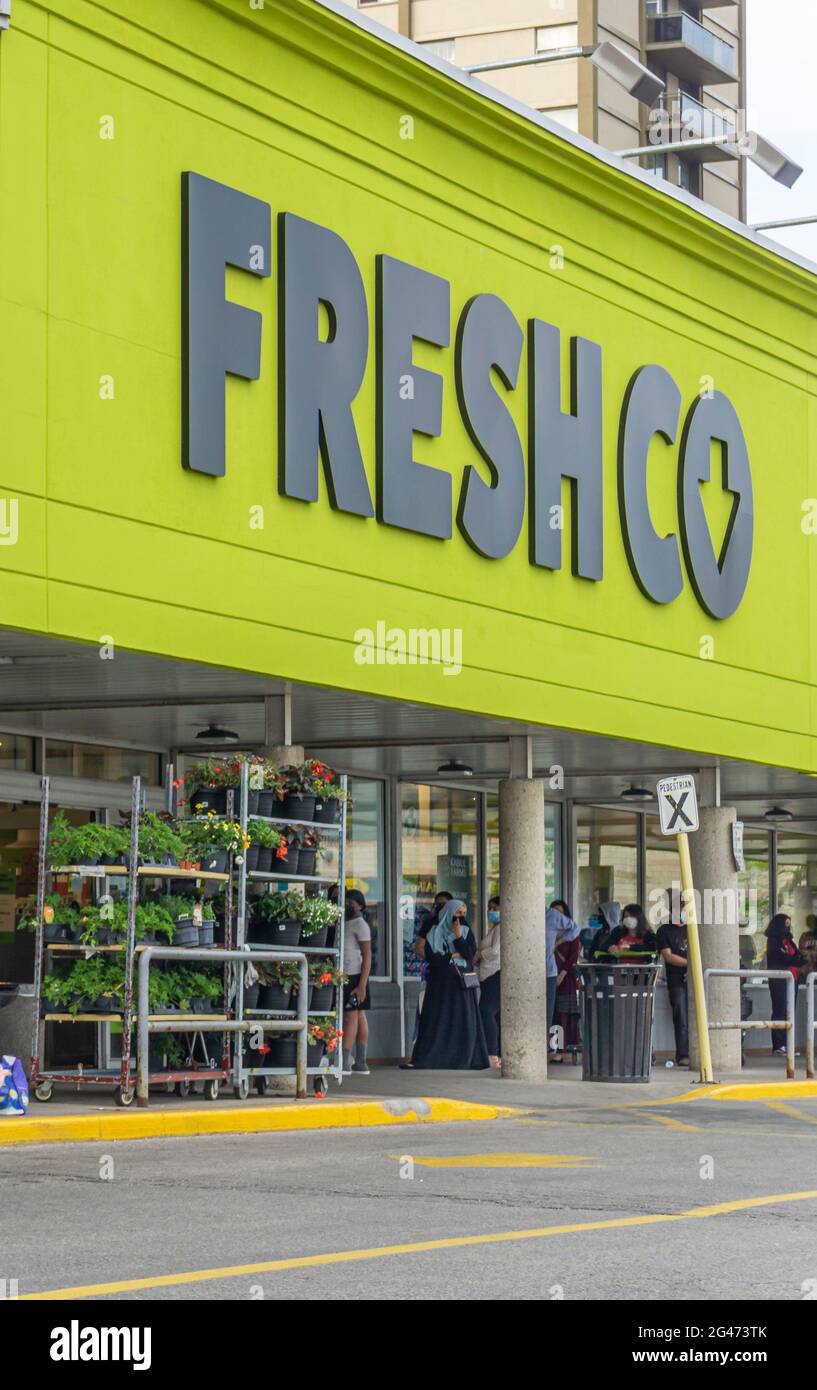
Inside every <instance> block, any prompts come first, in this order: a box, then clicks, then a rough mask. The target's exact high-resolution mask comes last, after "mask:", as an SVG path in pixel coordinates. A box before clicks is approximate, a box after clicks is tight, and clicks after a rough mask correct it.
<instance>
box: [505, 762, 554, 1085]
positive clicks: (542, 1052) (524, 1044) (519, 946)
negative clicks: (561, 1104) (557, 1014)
mask: <svg viewBox="0 0 817 1390" xmlns="http://www.w3.org/2000/svg"><path fill="white" fill-rule="evenodd" d="M544 835H545V790H544V782H542V781H541V780H538V781H537V780H536V779H528V778H522V777H520V778H516V777H514V778H510V779H508V780H506V781H503V782H500V784H499V864H500V885H499V893H500V898H501V901H502V931H501V937H502V1075H503V1076H506V1077H508V1078H509V1079H510V1080H512V1081H534V1082H539V1081H546V1080H547V1049H548V1028H547V1002H546V984H545V906H546V904H545V852H544Z"/></svg>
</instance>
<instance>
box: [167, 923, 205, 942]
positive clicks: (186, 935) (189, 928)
mask: <svg viewBox="0 0 817 1390" xmlns="http://www.w3.org/2000/svg"><path fill="white" fill-rule="evenodd" d="M198 944H199V929H198V927H197V926H196V925H195V923H194V921H193V918H192V917H177V918H176V926H175V931H174V932H173V945H174V946H198Z"/></svg>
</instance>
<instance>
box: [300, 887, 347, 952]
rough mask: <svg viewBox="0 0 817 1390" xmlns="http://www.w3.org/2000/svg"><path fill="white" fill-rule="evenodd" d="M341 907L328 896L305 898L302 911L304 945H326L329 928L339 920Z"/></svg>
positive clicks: (302, 941) (301, 938)
mask: <svg viewBox="0 0 817 1390" xmlns="http://www.w3.org/2000/svg"><path fill="white" fill-rule="evenodd" d="M338 913H339V908H338V906H337V904H336V903H330V901H329V899H328V898H323V897H317V896H316V897H313V898H304V904H303V909H302V913H301V937H300V944H301V945H302V946H325V945H326V938H327V936H328V935H329V928H330V927H331V926H333V925H334V923H335V922H337V920H338Z"/></svg>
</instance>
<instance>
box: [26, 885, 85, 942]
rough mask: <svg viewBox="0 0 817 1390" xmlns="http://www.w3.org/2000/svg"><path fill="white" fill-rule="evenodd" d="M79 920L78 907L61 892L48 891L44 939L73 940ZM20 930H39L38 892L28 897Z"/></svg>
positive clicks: (45, 907)
mask: <svg viewBox="0 0 817 1390" xmlns="http://www.w3.org/2000/svg"><path fill="white" fill-rule="evenodd" d="M78 922H79V913H78V911H77V909H76V908H75V907H74V906H73V905H72V904H71V903H69V902H66V900H65V898H64V897H63V896H62V894H61V893H46V895H45V898H44V900H43V941H45V942H54V941H73V940H74V935H75V932H76V930H77V926H78ZM17 930H18V931H31V932H34V931H36V930H37V894H36V893H32V894H31V895H30V896H29V897H28V898H26V901H25V904H24V906H23V908H22V911H21V914H20V917H19V919H18V922H17Z"/></svg>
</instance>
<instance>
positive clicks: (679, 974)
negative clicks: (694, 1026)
mask: <svg viewBox="0 0 817 1390" xmlns="http://www.w3.org/2000/svg"><path fill="white" fill-rule="evenodd" d="M667 903H668V905H669V911H668V914H667V921H666V922H664V923H663V925H662V926H660V927H659V928H658V951H659V954H660V956H661V959H662V960H663V962H664V971H665V974H666V979H667V993H668V994H669V1003H670V1008H671V1010H672V1027H673V1031H674V1033H675V1063H676V1066H679V1067H688V1066H689V1001H688V996H687V962H688V959H689V951H688V946H687V927H686V921H687V915H686V911H685V909H684V908H681V910H680V912H679V914H678V917H679V920H678V922H673V920H672V889H671V888H668V889H667Z"/></svg>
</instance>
